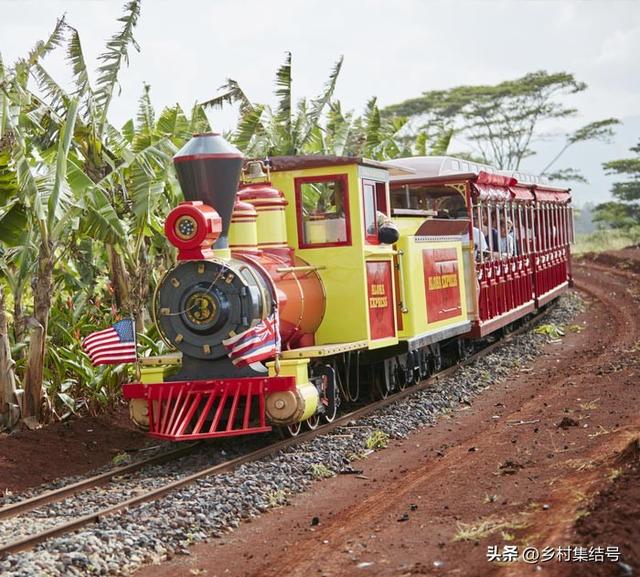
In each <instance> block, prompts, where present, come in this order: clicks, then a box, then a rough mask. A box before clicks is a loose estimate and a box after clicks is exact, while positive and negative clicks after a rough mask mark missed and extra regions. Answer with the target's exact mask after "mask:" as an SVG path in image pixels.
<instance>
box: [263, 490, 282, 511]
mask: <svg viewBox="0 0 640 577" xmlns="http://www.w3.org/2000/svg"><path fill="white" fill-rule="evenodd" d="M286 500H287V494H286V493H285V492H284V491H283V490H282V489H278V490H277V491H271V492H269V494H268V495H267V501H268V502H269V507H277V506H278V505H283V504H284V503H285V502H286Z"/></svg>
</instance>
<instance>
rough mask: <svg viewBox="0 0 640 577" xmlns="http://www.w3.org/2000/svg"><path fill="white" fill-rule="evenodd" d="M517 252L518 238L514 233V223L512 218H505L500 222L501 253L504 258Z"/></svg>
mask: <svg viewBox="0 0 640 577" xmlns="http://www.w3.org/2000/svg"><path fill="white" fill-rule="evenodd" d="M515 253H516V240H515V238H514V235H513V223H512V222H511V219H509V218H507V219H503V220H502V221H501V222H500V255H501V257H502V258H505V257H510V256H513V255H514V254H515Z"/></svg>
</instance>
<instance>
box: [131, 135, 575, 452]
mask: <svg viewBox="0 0 640 577" xmlns="http://www.w3.org/2000/svg"><path fill="white" fill-rule="evenodd" d="M174 165H175V169H176V173H177V176H178V181H179V183H180V186H181V188H182V191H183V194H184V199H185V201H184V202H183V203H181V204H180V205H179V206H177V207H175V208H174V209H173V210H171V212H170V213H169V215H168V216H167V219H166V223H165V232H166V236H167V239H168V240H169V242H170V243H171V244H172V245H173V246H174V247H175V248H176V249H177V259H176V264H175V266H174V267H173V268H172V269H170V270H169V271H168V272H167V273H166V274H165V275H164V277H163V279H162V280H161V281H160V283H159V285H158V287H157V290H156V293H155V296H154V302H153V311H154V315H155V322H156V324H157V327H158V330H159V332H160V334H161V335H162V337H163V339H164V340H165V342H166V343H167V344H168V345H169V346H170V347H171V348H172V349H174V350H175V351H176V352H175V353H173V354H168V355H165V356H161V357H150V358H145V359H142V369H141V375H140V378H139V379H138V382H133V383H128V384H126V385H124V388H123V392H124V396H125V398H126V399H128V400H129V402H130V412H131V417H132V419H133V421H134V422H135V423H137V424H138V425H139V426H141V427H145V428H146V429H147V430H148V431H149V434H150V435H152V436H154V437H158V438H163V439H170V440H174V441H182V440H194V439H201V438H215V437H223V436H235V435H246V434H253V433H263V432H267V431H270V430H271V429H272V428H273V427H280V428H282V430H284V431H286V432H287V433H288V434H291V435H296V434H298V433H299V431H300V430H301V428H302V427H303V426H305V427H307V428H310V429H314V428H316V427H318V426H319V424H320V423H321V422H322V421H328V422H330V421H332V420H333V419H334V418H335V416H336V414H337V413H338V411H339V407H340V405H341V403H345V402H354V401H357V400H358V398H359V397H362V396H365V395H369V396H374V397H375V396H377V397H384V396H386V395H388V394H389V393H390V392H391V391H393V390H395V389H403V388H405V387H407V386H411V385H412V384H415V383H416V382H417V381H418V380H420V379H423V378H425V377H427V376H428V375H430V374H432V373H434V372H437V371H438V370H440V368H441V367H442V365H443V363H446V362H452V360H454V359H456V358H459V357H460V356H464V355H465V354H468V352H469V351H470V350H471V349H472V347H473V345H474V343H475V342H476V341H477V340H478V339H484V338H487V337H488V336H490V335H497V334H500V333H501V332H503V331H505V330H508V329H509V328H510V327H512V326H513V325H514V323H517V322H519V321H520V320H521V319H523V318H525V317H526V316H527V315H530V314H532V313H534V312H535V311H536V310H537V309H539V308H540V307H542V306H544V305H545V304H547V303H548V302H549V301H551V300H553V299H555V298H557V297H558V296H559V295H560V294H561V293H562V292H563V291H565V290H566V289H567V287H568V286H569V284H570V282H571V266H570V264H571V261H570V244H571V242H572V240H573V228H572V214H571V206H570V200H571V195H570V191H569V190H568V189H564V188H557V187H552V186H550V185H548V184H546V183H544V182H542V181H541V179H540V178H538V177H535V176H531V175H526V174H520V173H504V172H499V171H496V170H493V169H492V168H491V167H488V166H484V165H479V164H477V163H473V162H469V161H464V160H460V159H454V158H450V157H415V158H404V159H397V160H394V161H390V162H384V163H383V162H378V161H373V160H369V159H365V158H358V157H340V156H320V155H309V156H282V157H273V158H270V159H265V160H246V159H244V158H243V155H242V153H241V152H240V151H239V150H237V149H236V148H235V147H233V146H232V145H231V144H229V143H228V142H227V141H226V140H225V139H224V138H223V137H222V136H221V135H219V134H216V133H205V134H196V135H194V137H193V138H192V139H191V140H190V141H189V142H188V143H187V144H186V145H185V146H184V147H183V148H182V149H181V150H180V151H179V152H178V153H177V154H176V156H175V157H174ZM390 232H391V234H390Z"/></svg>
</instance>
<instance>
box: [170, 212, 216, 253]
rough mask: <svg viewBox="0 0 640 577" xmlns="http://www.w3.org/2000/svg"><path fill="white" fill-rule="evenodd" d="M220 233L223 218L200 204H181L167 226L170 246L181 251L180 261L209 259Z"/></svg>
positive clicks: (171, 215) (172, 214)
mask: <svg viewBox="0 0 640 577" xmlns="http://www.w3.org/2000/svg"><path fill="white" fill-rule="evenodd" d="M221 230H222V220H221V219H220V215H219V214H218V213H217V212H216V211H215V210H214V209H213V208H211V207H210V206H209V205H207V204H204V203H203V202H201V201H192V202H183V203H181V204H180V205H179V206H177V207H176V208H174V209H173V210H172V211H171V212H170V213H169V215H168V216H167V220H166V222H165V223H164V231H165V233H166V235H167V238H168V239H169V242H170V243H171V244H172V245H173V246H175V247H176V248H177V249H178V250H179V253H178V260H197V259H203V258H209V257H210V256H211V246H212V245H213V243H214V242H215V241H216V240H217V238H218V237H219V236H220V232H221Z"/></svg>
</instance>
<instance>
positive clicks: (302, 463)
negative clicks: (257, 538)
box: [0, 295, 582, 577]
mask: <svg viewBox="0 0 640 577" xmlns="http://www.w3.org/2000/svg"><path fill="white" fill-rule="evenodd" d="M581 307H582V303H581V301H580V299H579V298H577V297H576V296H575V295H566V296H564V297H562V298H561V299H560V300H559V302H558V304H557V306H556V307H555V308H554V309H553V310H552V311H551V312H550V314H549V315H548V316H547V317H546V318H545V319H544V321H542V322H543V323H544V324H550V325H558V326H561V325H566V324H567V323H569V321H570V320H571V319H572V318H573V317H574V316H575V315H576V314H577V312H579V311H580V310H581ZM548 340H549V336H547V335H545V334H538V333H536V332H535V331H533V330H532V331H529V332H526V333H524V334H522V335H518V336H515V337H513V338H512V339H511V340H510V341H509V342H506V343H505V344H504V345H502V346H500V347H499V348H498V349H497V350H495V351H494V352H493V353H491V354H490V355H488V356H486V357H483V358H481V359H479V360H477V361H475V362H474V363H472V364H470V365H468V366H464V367H461V368H459V370H458V371H456V372H455V374H453V375H452V376H450V377H447V378H442V379H440V380H438V381H437V382H436V383H435V384H434V386H433V387H430V388H429V389H428V390H425V391H421V392H417V393H416V394H414V395H411V396H410V397H407V398H405V399H403V400H401V401H398V402H396V403H393V404H391V405H389V406H387V407H385V408H384V409H381V410H379V411H377V412H376V413H373V414H372V415H370V416H368V417H365V418H363V419H360V420H358V422H357V426H349V425H348V426H345V427H341V428H339V429H337V430H336V431H334V432H332V433H328V434H326V435H322V436H319V437H317V438H315V439H313V440H312V441H309V442H306V443H304V444H301V445H297V446H294V447H292V448H290V449H288V450H286V451H284V452H281V453H280V454H278V455H276V456H273V457H269V458H266V459H264V460H262V461H258V462H251V463H247V464H245V465H242V466H240V467H238V468H237V469H236V470H234V471H233V472H232V473H229V474H222V475H217V476H214V477H209V478H206V479H201V480H199V481H197V482H196V483H194V484H192V485H190V486H188V487H186V488H183V489H181V490H179V491H175V492H173V493H170V494H169V495H166V496H165V497H163V498H161V499H159V500H157V501H152V502H149V503H145V504H143V505H140V506H137V507H135V508H133V509H130V510H128V511H125V512H122V513H120V514H116V515H112V516H110V517H107V518H105V519H103V520H101V521H100V523H98V524H96V525H92V526H90V527H87V528H85V529H83V530H81V531H79V532H77V533H75V534H71V535H66V536H63V537H58V538H54V539H51V540H49V541H48V542H46V543H45V544H42V545H40V546H38V548H37V549H35V550H33V551H27V552H24V553H18V554H15V555H10V556H8V557H7V558H5V559H3V560H2V561H0V573H1V574H2V575H5V576H7V577H9V576H11V577H18V576H20V577H33V576H39V575H48V576H49V575H51V576H54V577H57V576H60V575H65V576H66V575H71V576H74V575H77V576H81V575H82V576H83V575H126V574H129V573H131V572H132V571H134V570H135V569H137V568H139V567H140V566H141V565H143V564H146V563H152V562H158V561H161V560H163V559H166V558H168V557H171V556H173V555H176V554H188V546H189V545H190V544H192V543H196V542H200V541H204V540H207V539H210V538H212V537H216V536H218V535H220V534H222V533H223V532H225V531H228V530H229V529H231V528H234V527H237V526H238V525H239V524H240V522H242V520H243V519H248V518H251V517H255V516H257V515H259V514H261V513H262V512H264V511H266V510H267V509H269V508H270V507H274V506H277V505H280V504H283V503H285V502H286V501H287V499H288V497H289V496H290V495H293V494H295V493H299V492H301V491H304V490H305V488H307V487H308V486H309V484H311V483H313V482H314V481H315V480H317V479H318V478H320V477H322V476H325V475H327V474H333V473H338V472H339V471H341V470H344V469H346V468H349V466H350V463H351V462H352V461H353V460H355V459H357V458H360V457H362V456H363V455H364V454H366V452H367V448H366V446H367V440H369V439H371V437H372V434H374V433H376V434H377V435H379V436H382V437H384V436H385V435H388V436H389V437H390V438H403V437H406V436H407V435H408V434H409V433H410V432H412V431H414V430H415V429H417V428H419V427H423V426H426V425H430V424H433V423H434V422H435V421H436V419H437V418H438V416H439V415H442V414H444V413H447V412H449V411H451V410H453V409H455V408H456V407H457V406H459V405H460V404H461V403H464V404H468V403H470V402H472V400H473V398H474V397H476V396H477V395H478V394H480V393H481V392H482V391H483V390H484V389H486V388H487V387H489V386H491V385H492V384H494V383H497V382H501V381H503V380H504V379H505V378H506V377H507V376H508V375H509V374H511V373H512V372H513V371H515V370H518V369H519V368H522V367H523V366H525V365H526V364H528V363H530V362H531V361H532V360H533V359H534V358H535V357H536V356H537V355H538V354H540V352H541V351H542V348H543V346H544V345H545V343H546V342H547V341H548ZM353 425H356V423H353ZM377 431H380V432H381V433H382V434H381V433H377ZM225 457H226V458H228V457H229V455H228V454H226V455H224V454H223V451H222V450H221V449H220V448H219V447H218V448H215V447H210V448H208V449H206V450H203V452H201V453H199V454H198V455H196V456H194V457H190V458H184V459H182V460H181V461H175V462H171V463H167V464H165V465H158V466H156V467H154V468H153V469H152V470H145V471H144V472H142V473H140V474H139V476H138V477H135V478H133V476H132V478H131V479H122V487H123V490H122V491H120V492H119V493H118V490H117V484H113V485H114V487H112V486H109V487H108V488H102V489H98V490H92V491H90V492H86V493H83V494H82V495H78V496H76V497H75V498H70V499H68V500H66V501H64V502H62V503H58V504H53V505H48V506H45V507H43V508H41V509H40V510H38V511H34V512H32V513H29V514H27V515H25V517H27V516H28V518H29V520H30V521H29V523H31V522H33V520H37V521H38V522H40V523H42V526H45V525H46V526H50V525H53V524H57V523H60V522H63V521H65V520H70V519H71V518H74V517H77V516H80V515H81V514H86V513H87V512H88V511H93V510H96V509H97V508H102V506H104V504H105V503H108V502H112V500H113V502H117V500H119V498H120V497H121V496H122V495H123V494H124V493H126V494H127V495H132V494H133V493H134V492H135V491H137V490H142V489H146V488H149V487H150V486H158V485H160V484H163V483H164V482H166V481H167V480H168V479H173V478H176V476H182V475H184V474H186V473H188V472H189V471H191V470H192V469H195V468H197V467H198V466H203V463H204V462H208V463H209V464H213V462H217V461H219V460H221V459H222V458H225ZM206 459H209V461H206ZM212 459H213V462H212ZM125 487H126V489H125ZM21 497H24V495H22V496H21ZM14 498H15V497H14ZM21 518H22V517H21ZM27 524H28V523H27ZM27 524H24V523H23V525H24V527H22V528H21V527H20V519H18V521H17V522H16V521H13V520H10V521H7V522H3V524H2V526H1V528H0V540H1V541H3V542H5V543H6V542H8V541H14V540H16V539H17V538H19V536H20V535H24V534H27V533H29V532H32V531H33V530H35V529H34V528H33V527H34V526H33V525H31V527H32V528H31V529H25V527H26V525H27Z"/></svg>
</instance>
